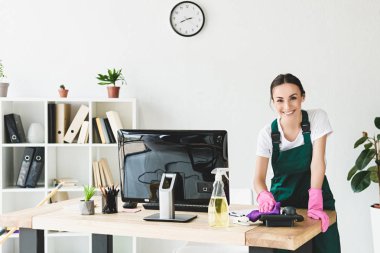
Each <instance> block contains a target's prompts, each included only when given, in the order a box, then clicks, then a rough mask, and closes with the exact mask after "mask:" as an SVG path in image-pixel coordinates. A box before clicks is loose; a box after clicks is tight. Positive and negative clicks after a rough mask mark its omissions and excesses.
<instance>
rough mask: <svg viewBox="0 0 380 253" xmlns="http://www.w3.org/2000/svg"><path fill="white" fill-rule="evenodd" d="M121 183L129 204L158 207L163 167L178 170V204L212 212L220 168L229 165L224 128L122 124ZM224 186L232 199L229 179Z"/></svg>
mask: <svg viewBox="0 0 380 253" xmlns="http://www.w3.org/2000/svg"><path fill="white" fill-rule="evenodd" d="M118 151H119V167H120V187H121V197H122V201H123V202H125V205H124V207H131V208H132V207H135V206H136V204H137V203H147V206H146V208H147V209H157V210H158V209H159V204H158V203H159V194H158V189H159V184H160V180H161V176H162V174H163V173H175V174H176V175H177V179H176V185H175V186H174V206H175V210H183V211H203V212H207V206H208V203H209V201H210V197H211V193H212V185H213V182H214V179H215V175H214V174H211V171H212V170H213V169H215V168H227V167H228V152H227V132H226V131H225V130H136V129H133V130H123V129H121V130H119V131H118ZM223 180H224V191H225V193H226V197H227V201H228V202H229V184H228V181H227V180H226V179H225V178H223Z"/></svg>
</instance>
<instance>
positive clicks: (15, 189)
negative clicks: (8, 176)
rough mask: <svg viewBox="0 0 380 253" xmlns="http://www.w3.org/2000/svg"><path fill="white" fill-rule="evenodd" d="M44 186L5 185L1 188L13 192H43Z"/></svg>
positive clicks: (5, 191)
mask: <svg viewBox="0 0 380 253" xmlns="http://www.w3.org/2000/svg"><path fill="white" fill-rule="evenodd" d="M45 190H46V189H45V188H44V187H36V188H20V187H16V186H14V187H7V188H4V189H2V192H4V193H13V192H45Z"/></svg>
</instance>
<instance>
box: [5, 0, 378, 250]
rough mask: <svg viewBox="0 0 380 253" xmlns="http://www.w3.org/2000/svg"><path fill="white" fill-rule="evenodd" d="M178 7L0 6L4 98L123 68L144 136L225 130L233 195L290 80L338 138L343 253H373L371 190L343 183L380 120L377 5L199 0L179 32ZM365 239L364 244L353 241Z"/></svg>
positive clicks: (83, 88)
mask: <svg viewBox="0 0 380 253" xmlns="http://www.w3.org/2000/svg"><path fill="white" fill-rule="evenodd" d="M177 2H179V0H161V1H157V0H150V1H149V0H139V1H132V0H123V1H122V0H109V1H101V0H82V1H78V0H75V1H74V0H66V1H50V0H34V1H29V0H18V1H14V0H0V58H1V59H3V61H4V64H5V67H6V70H7V72H8V76H9V78H10V80H11V86H10V91H9V96H10V97H57V96H58V95H57V88H58V86H59V84H61V83H65V84H66V85H67V86H68V88H69V89H70V93H69V96H70V97H89V96H90V97H104V96H105V88H104V87H101V86H99V85H97V84H96V83H97V81H96V79H95V76H96V74H97V73H100V72H102V71H104V70H105V69H106V68H111V67H116V68H120V67H122V68H123V70H124V71H125V75H126V78H127V81H128V85H127V86H125V87H122V91H121V92H122V96H123V97H136V98H137V99H138V103H139V109H138V110H139V126H140V127H141V128H172V129H177V128H178V129H202V128H205V129H227V130H228V131H229V155H230V167H231V174H232V175H231V180H232V182H231V184H232V187H250V186H251V181H252V180H251V179H252V176H253V168H254V160H255V149H256V147H255V146H256V144H255V143H256V138H257V133H258V131H259V129H260V128H261V127H263V126H264V125H265V124H266V123H268V122H269V121H270V120H271V119H272V118H273V117H274V116H275V114H274V113H273V111H272V110H271V109H270V107H269V89H268V87H269V84H270V82H271V81H272V80H273V78H274V77H275V76H276V75H277V74H278V73H286V72H290V73H293V74H295V75H297V76H298V77H299V78H300V79H301V81H302V82H303V84H304V86H305V89H306V102H305V104H304V106H305V108H314V107H321V108H323V109H325V110H326V111H327V112H328V114H329V116H330V121H331V124H332V125H333V127H334V130H335V132H334V134H333V135H332V136H331V138H329V144H328V171H327V174H328V177H329V180H330V182H331V187H332V189H333V191H334V193H335V197H336V200H337V201H336V204H337V211H338V215H339V217H338V220H339V228H340V233H341V240H342V252H347V253H353V252H372V244H371V243H372V241H371V239H370V235H371V230H370V224H369V222H370V221H369V205H370V204H372V203H374V202H375V201H379V194H378V188H377V187H376V186H375V185H372V186H371V187H370V190H367V191H365V192H363V193H361V194H353V193H352V191H351V189H350V184H349V183H348V182H347V181H346V175H347V172H348V170H349V169H350V168H351V167H352V165H353V164H354V161H355V158H356V156H357V155H358V151H357V150H353V143H354V141H355V140H356V139H357V138H358V137H360V135H361V131H362V130H368V131H369V132H370V133H372V132H374V131H375V128H374V127H373V126H372V125H373V124H372V121H373V119H374V117H375V116H380V110H379V103H378V101H377V100H378V96H379V94H380V75H379V74H378V72H379V59H380V49H379V48H380V46H379V45H380V28H379V24H380V2H379V1H373V0H363V1H356V0H335V1H328V0H320V1H301V0H299V1H296V0H291V1H283V0H278V1H274V0H271V1H269V0H267V1H257V0H256V1H252V0H239V1H233V0H208V1H206V0H196V2H197V3H198V4H200V5H201V7H202V8H203V10H204V12H205V16H206V25H205V27H204V28H203V30H202V31H201V33H199V34H198V35H196V36H195V37H192V38H184V37H180V36H178V35H177V34H176V33H175V32H174V31H173V30H172V29H171V27H170V24H169V13H170V10H171V8H172V7H173V6H174V5H175V4H176V3H177ZM354 242H361V243H354Z"/></svg>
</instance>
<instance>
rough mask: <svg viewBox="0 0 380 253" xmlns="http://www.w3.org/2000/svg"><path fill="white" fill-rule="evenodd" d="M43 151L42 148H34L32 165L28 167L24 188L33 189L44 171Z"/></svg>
mask: <svg viewBox="0 0 380 253" xmlns="http://www.w3.org/2000/svg"><path fill="white" fill-rule="evenodd" d="M44 157H45V149H44V148H43V147H36V148H35V152H34V156H33V160H32V164H31V165H30V169H29V173H28V177H27V179H26V184H25V186H26V187H31V188H34V187H36V185H37V182H38V180H39V179H40V176H41V173H42V170H43V169H44V160H45V159H44Z"/></svg>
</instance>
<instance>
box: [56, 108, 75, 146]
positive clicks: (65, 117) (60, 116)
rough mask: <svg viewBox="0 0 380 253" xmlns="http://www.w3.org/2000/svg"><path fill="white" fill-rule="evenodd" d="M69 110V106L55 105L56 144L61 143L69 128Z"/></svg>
mask: <svg viewBox="0 0 380 253" xmlns="http://www.w3.org/2000/svg"><path fill="white" fill-rule="evenodd" d="M70 110H71V105H70V104H62V103H60V104H56V105H55V125H56V135H55V142H56V143H63V138H64V136H65V133H66V131H67V129H68V128H69V123H70Z"/></svg>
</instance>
